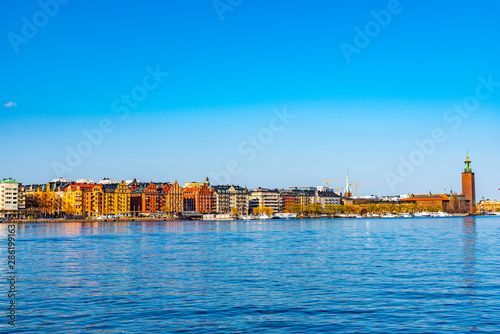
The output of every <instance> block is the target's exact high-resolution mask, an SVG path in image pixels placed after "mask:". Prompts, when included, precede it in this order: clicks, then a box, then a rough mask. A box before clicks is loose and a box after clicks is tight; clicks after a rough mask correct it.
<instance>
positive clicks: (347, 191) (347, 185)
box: [345, 168, 352, 197]
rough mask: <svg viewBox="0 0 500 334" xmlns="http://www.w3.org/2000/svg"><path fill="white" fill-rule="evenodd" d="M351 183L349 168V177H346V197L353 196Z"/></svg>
mask: <svg viewBox="0 0 500 334" xmlns="http://www.w3.org/2000/svg"><path fill="white" fill-rule="evenodd" d="M351 196H352V193H351V185H350V184H349V168H348V169H347V178H346V179H345V197H351Z"/></svg>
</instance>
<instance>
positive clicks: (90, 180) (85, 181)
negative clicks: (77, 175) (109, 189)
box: [76, 179, 94, 184]
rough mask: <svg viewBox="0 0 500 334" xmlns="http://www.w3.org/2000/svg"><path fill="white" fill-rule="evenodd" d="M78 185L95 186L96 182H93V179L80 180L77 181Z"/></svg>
mask: <svg viewBox="0 0 500 334" xmlns="http://www.w3.org/2000/svg"><path fill="white" fill-rule="evenodd" d="M76 183H84V184H93V183H94V180H92V179H78V180H76Z"/></svg>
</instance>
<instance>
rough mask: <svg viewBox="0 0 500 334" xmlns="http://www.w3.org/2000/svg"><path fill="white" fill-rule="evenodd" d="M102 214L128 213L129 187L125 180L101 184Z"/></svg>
mask: <svg viewBox="0 0 500 334" xmlns="http://www.w3.org/2000/svg"><path fill="white" fill-rule="evenodd" d="M102 189H103V195H104V197H103V210H102V214H104V215H110V214H113V215H126V214H129V213H130V188H129V187H128V186H127V183H125V181H121V182H120V184H118V185H116V184H114V185H103V186H102Z"/></svg>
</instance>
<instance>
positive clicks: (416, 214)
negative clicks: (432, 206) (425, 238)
mask: <svg viewBox="0 0 500 334" xmlns="http://www.w3.org/2000/svg"><path fill="white" fill-rule="evenodd" d="M430 216H431V214H430V213H429V212H425V211H424V212H415V217H430Z"/></svg>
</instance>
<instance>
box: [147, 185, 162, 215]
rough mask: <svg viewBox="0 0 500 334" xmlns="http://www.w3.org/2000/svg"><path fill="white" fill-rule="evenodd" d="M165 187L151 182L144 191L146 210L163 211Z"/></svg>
mask: <svg viewBox="0 0 500 334" xmlns="http://www.w3.org/2000/svg"><path fill="white" fill-rule="evenodd" d="M163 195H164V192H163V188H162V187H160V186H157V185H155V184H154V183H153V182H150V183H149V185H148V187H147V188H146V190H145V191H144V204H145V212H148V213H158V212H162V211H163V197H164V196H163Z"/></svg>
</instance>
